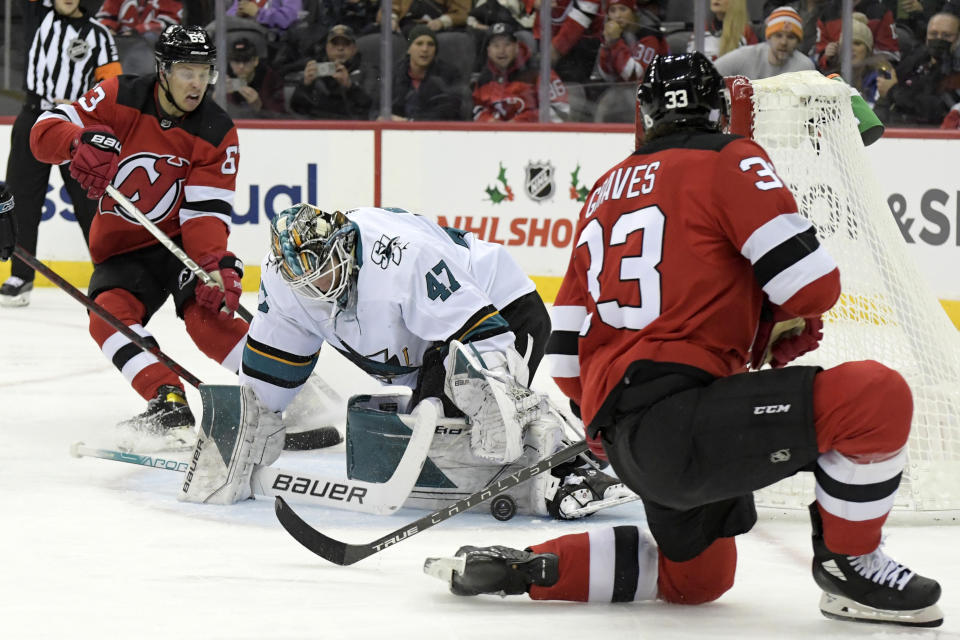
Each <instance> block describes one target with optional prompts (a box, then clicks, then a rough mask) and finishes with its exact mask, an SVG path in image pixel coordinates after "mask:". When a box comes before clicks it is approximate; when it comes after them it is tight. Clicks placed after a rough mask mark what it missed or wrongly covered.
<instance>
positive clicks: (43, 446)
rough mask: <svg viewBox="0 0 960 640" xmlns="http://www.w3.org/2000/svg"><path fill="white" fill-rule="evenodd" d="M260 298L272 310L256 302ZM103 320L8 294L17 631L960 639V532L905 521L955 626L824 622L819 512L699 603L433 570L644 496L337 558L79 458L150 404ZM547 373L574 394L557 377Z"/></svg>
mask: <svg viewBox="0 0 960 640" xmlns="http://www.w3.org/2000/svg"><path fill="white" fill-rule="evenodd" d="M244 303H245V304H246V305H247V307H248V308H253V306H255V300H254V299H253V298H252V297H251V296H245V299H244ZM86 326H87V319H86V313H85V310H84V309H83V308H82V307H81V306H80V305H79V304H78V303H77V302H75V301H74V300H72V299H70V298H69V297H67V295H66V294H64V293H62V292H61V291H59V290H57V289H50V288H41V289H37V290H35V291H34V293H33V299H32V302H31V305H30V306H28V307H26V308H23V309H5V308H0V486H2V493H0V514H2V518H3V523H2V525H0V551H2V561H0V638H3V639H10V640H15V639H20V638H71V639H79V638H98V639H101V638H102V639H113V638H116V639H126V638H204V639H206V638H243V639H247V638H250V639H253V638H264V639H274V638H324V639H326V638H376V639H378V640H382V639H383V638H398V639H405V638H418V639H432V638H457V639H459V638H477V639H480V638H483V639H485V640H491V639H500V638H520V637H523V638H545V639H553V638H558V639H559V638H563V639H566V638H584V639H591V640H613V639H619V638H629V639H631V640H633V639H643V638H707V639H710V640H721V639H723V638H820V637H828V636H829V637H830V638H833V639H845V638H907V637H924V638H960V633H958V631H957V630H958V629H960V600H958V596H957V594H958V593H960V571H958V569H960V554H958V553H957V550H956V548H957V544H958V541H960V529H958V528H956V527H954V526H916V525H913V524H911V525H910V526H905V525H896V526H888V527H887V533H888V541H887V551H888V552H889V553H890V554H891V555H892V556H893V557H894V558H897V559H898V560H902V561H903V562H905V563H907V564H908V565H910V566H911V567H913V568H915V569H917V570H918V571H920V572H921V573H926V574H927V575H931V576H933V577H935V578H937V579H938V580H940V582H941V584H942V585H943V591H944V596H943V598H942V600H941V606H942V608H943V610H944V613H945V616H946V622H945V624H944V626H943V627H941V628H940V629H938V630H910V629H901V628H896V627H883V626H874V625H862V624H854V623H841V622H835V621H829V620H827V619H825V618H823V617H822V616H821V615H820V613H819V611H818V609H817V601H818V598H819V592H818V589H817V587H816V586H815V585H814V583H813V580H812V579H811V578H810V570H809V537H808V536H809V525H808V524H807V522H806V521H805V519H803V518H802V516H801V515H797V516H795V517H790V516H787V517H777V518H771V517H763V518H761V521H760V523H759V524H758V525H757V527H756V528H755V529H754V531H752V532H751V533H750V534H748V535H746V536H742V537H741V538H740V539H739V549H740V565H739V571H738V575H737V581H736V584H735V586H734V588H733V589H732V590H731V591H730V592H728V593H727V594H726V595H724V596H723V597H722V598H721V599H720V600H719V601H717V602H715V603H712V604H709V605H704V606H698V607H684V606H676V605H667V604H664V603H646V604H632V605H622V604H621V605H612V604H580V603H562V602H556V603H544V602H533V601H531V600H529V599H527V598H521V597H514V598H510V599H500V598H497V597H481V598H457V597H455V596H453V595H451V594H449V593H448V592H447V591H446V589H445V587H444V585H443V584H442V583H441V582H439V581H438V580H436V579H434V578H431V577H428V576H426V575H424V574H423V573H422V565H423V561H424V558H426V557H428V556H436V555H447V554H452V553H453V552H454V551H455V550H456V549H457V548H458V547H459V546H461V545H463V544H475V545H487V544H495V543H496V544H507V545H511V546H517V547H523V546H526V545H528V544H533V543H537V542H540V541H543V540H546V539H549V538H552V537H554V536H557V535H561V534H565V533H574V532H578V531H583V530H585V529H591V528H601V527H607V526H611V525H616V524H628V523H634V522H640V521H642V520H643V510H642V507H641V506H640V505H639V504H636V503H635V504H630V505H626V506H623V507H619V508H617V509H615V510H611V511H608V512H604V513H602V514H598V515H596V516H594V517H592V518H590V519H589V520H587V521H583V522H573V523H559V522H552V521H549V520H544V519H536V518H531V517H522V516H518V517H516V518H514V519H513V520H512V521H510V522H508V523H500V522H497V521H495V520H494V519H493V518H492V517H490V516H489V515H487V514H486V513H484V512H478V513H469V514H465V515H460V516H457V517H455V518H453V519H451V520H449V521H447V522H444V523H442V524H440V525H438V526H436V527H434V528H432V529H430V530H428V531H425V532H423V533H421V534H419V535H417V536H415V537H413V538H410V539H408V540H405V541H404V542H402V543H401V544H399V545H397V546H395V547H392V548H390V549H387V550H386V551H384V552H382V553H379V554H377V555H374V556H372V557H370V558H368V559H366V560H363V561H361V562H360V563H358V564H356V565H354V566H351V567H337V566H334V565H330V564H327V563H326V562H325V561H323V560H322V559H320V558H318V557H315V556H313V555H312V554H310V553H309V552H308V551H306V550H305V549H303V548H302V547H300V546H299V544H298V543H297V542H296V541H294V540H293V539H292V538H291V537H290V536H289V535H287V533H286V532H285V531H284V530H283V529H282V528H281V527H280V525H279V524H278V523H277V522H276V520H275V519H274V516H273V509H272V503H271V502H270V501H269V500H265V499H261V500H256V501H253V502H246V503H243V504H239V505H234V506H231V507H215V506H203V505H192V504H181V503H179V502H177V500H176V497H175V494H176V489H177V486H178V480H179V478H180V476H179V474H177V473H175V472H170V471H161V470H152V469H145V468H142V467H137V466H133V465H126V464H121V463H117V462H110V461H106V460H98V459H92V458H83V459H75V458H71V457H70V456H69V454H68V450H69V447H70V444H71V443H73V442H75V441H78V440H82V441H84V442H86V443H87V445H89V446H110V445H112V444H113V443H114V441H115V439H116V433H115V432H114V430H113V428H112V425H113V424H115V423H116V422H117V421H119V420H121V419H123V418H126V417H129V416H130V415H132V414H134V413H138V412H140V411H142V410H143V406H144V402H143V400H141V399H140V398H139V397H138V396H137V395H136V394H135V393H133V391H132V390H131V389H130V388H129V386H128V385H127V383H126V382H125V381H124V380H123V378H122V377H121V376H120V374H119V373H118V372H117V371H116V370H115V369H114V368H113V366H112V365H111V364H109V363H108V362H107V361H106V359H105V358H104V357H103V356H102V354H101V353H100V352H99V349H97V347H96V345H95V344H94V343H93V341H92V340H91V339H90V337H89V336H88V334H87V329H86ZM149 328H150V329H151V330H152V331H153V333H154V335H155V336H156V337H157V339H158V340H159V342H160V345H161V348H162V349H163V350H164V351H165V352H166V353H167V354H168V355H170V356H171V357H173V358H174V359H175V360H177V361H178V362H179V363H180V364H181V365H183V366H185V367H186V368H187V369H188V370H190V371H191V372H192V373H193V374H194V375H196V376H198V377H199V378H201V379H202V380H204V381H206V382H220V383H228V384H229V383H231V382H232V380H233V377H232V376H231V375H230V374H228V373H226V372H225V371H222V370H220V369H219V368H218V367H217V365H215V364H213V363H212V362H210V361H207V360H206V359H205V358H204V356H202V355H200V353H199V352H198V351H197V350H196V348H195V347H193V345H192V344H191V343H190V341H189V338H187V336H186V332H185V331H184V330H183V328H182V325H181V324H180V322H179V321H178V320H177V319H176V318H175V317H174V315H173V311H172V309H171V308H170V307H169V306H167V307H165V308H164V309H162V310H161V311H160V312H159V313H158V314H157V316H156V317H155V318H154V319H153V320H152V321H151V322H150V324H149ZM320 369H321V373H322V374H323V375H324V377H325V378H326V379H327V380H328V381H329V382H330V384H331V385H332V386H333V387H334V388H336V389H337V390H338V391H339V392H340V393H341V394H343V395H344V396H345V397H346V396H348V395H350V394H351V393H356V392H364V391H369V390H373V389H375V388H377V385H376V384H375V383H372V382H371V381H369V380H366V379H364V377H363V376H362V374H359V373H357V372H356V371H355V370H354V369H352V366H351V365H349V364H346V363H345V362H344V361H343V360H341V359H340V358H339V357H338V356H336V355H335V354H334V355H332V356H331V355H324V356H323V357H321V367H320ZM536 386H538V387H539V388H541V389H544V390H550V391H551V392H552V393H555V392H556V389H555V388H553V387H551V385H550V383H549V382H548V381H547V379H546V378H545V377H544V376H542V375H541V376H538V379H537V381H536ZM188 396H189V399H190V401H191V404H192V405H193V407H194V408H195V409H196V410H197V412H198V413H199V408H200V400H199V394H198V393H197V392H196V391H195V390H193V389H191V388H188ZM280 464H282V466H283V467H285V468H294V469H295V468H297V466H301V465H302V466H303V467H304V468H316V467H323V468H325V469H326V470H328V471H329V472H331V473H334V472H335V473H340V474H345V471H344V464H343V453H342V445H341V446H340V447H338V448H336V449H334V450H331V451H326V452H322V453H317V452H303V453H300V452H298V453H292V452H287V453H284V454H283V456H282V457H281V461H280ZM295 506H296V508H297V510H298V512H299V513H301V515H303V517H304V518H306V519H307V521H308V522H310V523H312V524H313V525H314V526H317V527H319V528H320V529H321V530H323V531H324V532H326V533H328V534H330V535H333V536H334V537H337V538H340V539H343V540H346V541H349V542H369V541H371V540H373V539H375V538H377V537H379V536H381V535H383V534H384V533H386V532H388V531H391V530H393V529H396V528H398V527H400V526H401V525H403V524H404V523H406V522H408V521H411V520H413V519H415V518H416V517H418V516H419V515H420V513H421V512H416V511H409V510H401V511H399V512H398V513H396V514H395V515H393V516H389V517H377V516H365V515H358V514H351V513H348V512H343V511H332V510H326V509H322V508H317V507H304V506H300V505H295Z"/></svg>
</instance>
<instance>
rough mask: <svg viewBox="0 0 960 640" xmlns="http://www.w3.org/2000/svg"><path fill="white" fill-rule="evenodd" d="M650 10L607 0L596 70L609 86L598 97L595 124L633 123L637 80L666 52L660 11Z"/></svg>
mask: <svg viewBox="0 0 960 640" xmlns="http://www.w3.org/2000/svg"><path fill="white" fill-rule="evenodd" d="M646 6H651V5H646ZM651 9H654V10H648V9H645V8H643V7H642V6H641V7H638V6H637V4H636V0H609V3H608V4H607V14H606V22H604V24H603V44H602V45H601V46H600V52H599V54H598V55H597V65H596V69H597V73H598V74H599V76H600V77H601V78H602V79H603V80H604V81H606V82H608V83H612V86H609V87H608V88H606V89H605V90H604V92H603V93H602V94H601V95H600V96H599V98H597V101H596V111H595V113H594V120H595V121H597V122H633V121H634V118H635V111H636V93H637V91H636V83H637V81H639V80H640V78H641V77H642V76H643V72H644V71H646V69H647V66H648V65H649V64H650V62H651V61H652V60H653V59H654V57H656V56H657V55H659V54H667V53H669V47H668V45H667V41H666V39H665V38H664V37H663V35H662V33H661V31H660V18H659V12H658V11H656V7H651Z"/></svg>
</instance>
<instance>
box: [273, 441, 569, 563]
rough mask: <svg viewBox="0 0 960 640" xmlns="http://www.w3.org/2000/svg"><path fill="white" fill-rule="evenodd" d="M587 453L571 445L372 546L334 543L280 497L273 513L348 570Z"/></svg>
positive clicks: (300, 538) (315, 549)
mask: <svg viewBox="0 0 960 640" xmlns="http://www.w3.org/2000/svg"><path fill="white" fill-rule="evenodd" d="M586 450H587V443H586V442H584V441H580V442H577V443H576V444H572V445H570V446H569V447H567V448H565V449H561V450H560V451H557V452H556V453H554V454H553V455H551V456H547V457H546V458H544V459H543V460H541V461H539V462H538V463H536V464H535V465H533V466H530V467H526V468H524V469H520V470H519V471H517V472H516V473H512V474H510V475H508V476H506V477H504V478H501V479H500V480H498V481H497V482H496V483H495V484H492V485H490V486H489V487H486V488H485V489H481V490H480V491H477V492H476V493H474V494H472V495H470V496H467V497H466V498H464V499H462V500H458V501H456V502H454V503H453V504H451V505H450V506H448V507H445V508H443V509H440V510H439V511H434V512H433V513H430V514H427V515H425V516H423V517H422V518H420V519H418V520H416V521H414V522H411V523H410V524H407V525H404V526H402V527H400V528H399V529H396V530H394V531H391V532H390V533H388V534H386V535H385V536H381V537H380V538H377V539H376V540H374V541H373V542H369V543H367V544H348V543H346V542H341V541H339V540H334V539H333V538H331V537H330V536H327V535H324V534H322V533H320V532H319V531H317V530H316V529H314V528H313V527H311V526H310V525H309V524H307V523H306V522H305V521H304V520H303V518H301V517H300V516H299V515H297V513H296V512H295V511H294V510H293V509H292V508H291V507H290V505H288V504H287V502H286V500H284V499H283V498H282V497H281V496H277V498H276V501H275V503H274V509H275V511H276V513H277V519H278V520H279V521H280V524H281V525H283V528H284V529H286V530H287V533H289V534H290V535H291V536H293V537H294V539H295V540H296V541H297V542H299V543H300V544H302V545H303V546H305V547H306V548H307V549H309V550H310V551H312V552H313V553H315V554H317V555H318V556H320V557H321V558H323V559H324V560H328V561H329V562H332V563H333V564H338V565H340V566H346V565H350V564H354V563H355V562H359V561H360V560H363V559H364V558H366V557H368V556H372V555H373V554H375V553H378V552H380V551H383V550H384V549H386V548H387V547H390V546H393V545H395V544H397V543H398V542H402V541H403V540H406V539H407V538H409V537H411V536H414V535H416V534H418V533H420V532H421V531H424V530H425V529H429V528H430V527H432V526H434V525H436V524H440V523H441V522H443V521H444V520H447V519H449V518H452V517H453V516H455V515H457V514H458V513H462V512H464V511H467V510H468V509H470V508H472V507H475V506H477V505H478V504H480V503H481V502H483V501H485V500H488V499H489V498H492V497H493V496H496V495H499V494H500V493H503V492H504V491H506V490H507V489H511V488H513V487H515V486H517V485H519V484H521V483H523V482H526V481H527V480H529V479H530V478H532V477H534V476H537V475H539V474H541V473H544V472H545V471H549V470H550V469H552V468H553V467H555V466H557V465H559V464H561V463H563V462H566V461H567V460H570V459H571V458H574V457H576V456H578V455H580V454H581V453H583V452H584V451H586Z"/></svg>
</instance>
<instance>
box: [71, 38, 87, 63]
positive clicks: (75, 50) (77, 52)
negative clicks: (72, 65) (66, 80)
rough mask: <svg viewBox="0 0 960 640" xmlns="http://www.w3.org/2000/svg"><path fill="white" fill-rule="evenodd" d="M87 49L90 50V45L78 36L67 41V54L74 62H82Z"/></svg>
mask: <svg viewBox="0 0 960 640" xmlns="http://www.w3.org/2000/svg"><path fill="white" fill-rule="evenodd" d="M88 51H90V45H89V44H87V42H86V41H85V40H81V39H80V38H74V39H73V40H71V41H70V42H68V43H67V56H68V57H69V58H70V59H71V60H73V61H74V62H83V61H84V60H85V59H86V57H87V52H88Z"/></svg>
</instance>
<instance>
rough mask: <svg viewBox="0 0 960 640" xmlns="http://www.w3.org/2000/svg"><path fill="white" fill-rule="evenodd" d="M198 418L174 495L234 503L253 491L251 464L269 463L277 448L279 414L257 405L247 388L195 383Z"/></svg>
mask: <svg viewBox="0 0 960 640" xmlns="http://www.w3.org/2000/svg"><path fill="white" fill-rule="evenodd" d="M200 396H201V398H202V399H203V420H202V421H201V424H200V434H199V436H198V437H197V444H196V447H195V448H194V450H193V456H191V459H190V465H189V468H188V469H187V473H186V476H185V477H184V482H183V485H182V486H181V488H180V493H179V495H178V496H177V498H178V499H179V500H181V501H184V502H200V503H207V504H234V503H236V502H239V501H241V500H246V499H247V498H249V497H251V496H252V495H253V492H252V488H251V484H250V476H251V474H253V470H254V465H264V466H266V465H270V464H272V463H273V462H275V461H276V459H277V458H278V457H279V456H280V452H281V451H283V440H284V435H285V432H284V428H283V423H282V421H281V420H280V415H279V414H277V413H273V412H271V411H268V410H266V409H264V408H263V407H261V406H260V403H259V401H258V400H257V396H256V394H255V393H254V392H253V389H251V388H250V387H246V386H236V385H229V386H227V385H200Z"/></svg>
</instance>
